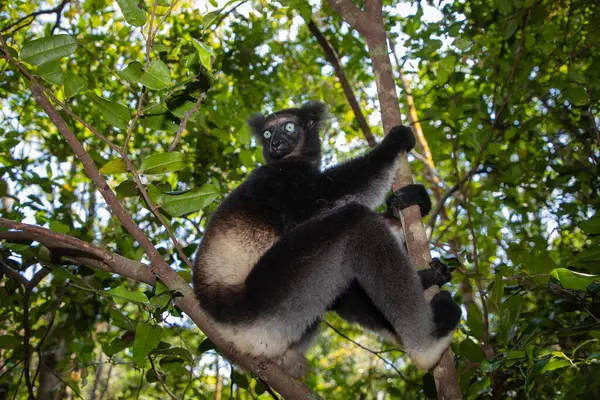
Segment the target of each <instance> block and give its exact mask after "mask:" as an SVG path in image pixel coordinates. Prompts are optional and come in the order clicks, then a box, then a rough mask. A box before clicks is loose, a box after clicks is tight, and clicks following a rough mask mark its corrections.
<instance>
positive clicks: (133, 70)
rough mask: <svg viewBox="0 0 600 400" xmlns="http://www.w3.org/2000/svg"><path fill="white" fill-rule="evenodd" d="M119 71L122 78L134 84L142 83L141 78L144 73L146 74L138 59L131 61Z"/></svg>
mask: <svg viewBox="0 0 600 400" xmlns="http://www.w3.org/2000/svg"><path fill="white" fill-rule="evenodd" d="M117 73H118V74H119V76H120V77H121V78H123V79H125V80H126V81H127V82H129V83H131V84H132V85H135V84H137V83H140V78H141V77H142V75H144V71H143V70H142V64H141V63H139V62H137V61H134V62H132V63H130V64H129V65H127V66H126V67H125V68H123V69H122V70H120V71H119V72H117Z"/></svg>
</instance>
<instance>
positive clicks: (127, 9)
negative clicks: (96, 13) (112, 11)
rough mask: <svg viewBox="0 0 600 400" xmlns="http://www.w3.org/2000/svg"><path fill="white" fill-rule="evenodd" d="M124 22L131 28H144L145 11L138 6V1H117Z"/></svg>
mask: <svg viewBox="0 0 600 400" xmlns="http://www.w3.org/2000/svg"><path fill="white" fill-rule="evenodd" d="M117 3H118V4H119V8H121V12H122V13H123V15H124V16H125V21H127V22H128V23H129V24H130V25H133V26H144V24H145V23H146V11H144V10H142V9H141V8H140V6H139V4H140V1H139V0H117Z"/></svg>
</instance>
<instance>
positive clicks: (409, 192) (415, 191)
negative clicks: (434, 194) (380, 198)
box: [386, 184, 431, 217]
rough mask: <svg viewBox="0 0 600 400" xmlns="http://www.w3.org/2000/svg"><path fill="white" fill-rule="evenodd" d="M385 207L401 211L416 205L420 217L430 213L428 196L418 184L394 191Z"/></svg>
mask: <svg viewBox="0 0 600 400" xmlns="http://www.w3.org/2000/svg"><path fill="white" fill-rule="evenodd" d="M386 205H387V207H388V209H390V210H393V209H398V210H403V209H405V208H408V207H410V206H414V205H418V206H419V209H420V211H421V216H422V217H424V216H426V215H427V214H429V212H430V211H431V199H430V198H429V194H428V193H427V190H426V189H425V186H423V185H420V184H411V185H407V186H404V187H403V188H400V189H398V190H396V191H395V192H394V193H392V194H391V195H390V196H389V197H388V198H387V200H386Z"/></svg>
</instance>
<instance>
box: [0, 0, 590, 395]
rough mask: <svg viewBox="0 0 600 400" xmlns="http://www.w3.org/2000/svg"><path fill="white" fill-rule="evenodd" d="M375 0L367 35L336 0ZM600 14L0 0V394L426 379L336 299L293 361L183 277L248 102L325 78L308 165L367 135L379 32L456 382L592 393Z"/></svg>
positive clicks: (356, 150)
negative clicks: (446, 321) (424, 193)
mask: <svg viewBox="0 0 600 400" xmlns="http://www.w3.org/2000/svg"><path fill="white" fill-rule="evenodd" d="M380 3H382V4H381V5H382V15H381V18H380V20H382V21H383V23H384V27H385V31H386V34H387V37H385V38H384V41H385V40H387V44H385V46H384V50H383V52H379V53H378V52H374V51H373V46H372V44H373V43H374V42H373V41H372V40H373V39H369V32H370V30H371V29H374V28H372V27H370V26H369V24H368V23H365V21H364V20H362V21H361V19H360V18H359V19H358V20H357V19H352V15H351V13H346V14H344V15H342V14H343V13H340V10H339V8H338V6H337V5H338V4H345V5H346V6H348V7H346V8H347V10H348V9H351V10H358V11H359V12H361V13H364V14H357V15H363V16H364V15H368V13H369V12H370V13H371V15H375V14H376V13H377V12H378V9H376V8H373V7H374V6H373V5H374V4H375V5H379V4H380ZM361 10H362V11H361ZM373 13H375V14H373ZM599 20H600V3H598V2H596V1H588V0H562V1H560V0H559V1H556V0H461V1H459V0H455V1H447V0H420V1H395V0H385V1H383V2H381V1H378V0H368V1H354V0H352V1H351V0H342V1H334V0H330V1H320V0H310V1H308V0H279V1H274V0H233V1H225V0H219V1H217V0H209V1H204V0H196V1H189V0H181V1H179V0H141V1H138V0H116V1H109V0H45V1H37V0H6V1H4V2H2V4H0V106H1V113H0V197H1V201H0V400H2V399H9V398H10V399H63V398H83V399H86V400H88V399H165V398H171V399H184V398H197V399H205V398H206V399H209V398H214V399H221V398H227V397H233V398H238V399H256V398H261V399H267V398H279V396H280V395H283V396H285V397H288V398H293V397H294V395H293V394H300V393H304V394H306V393H308V394H310V395H311V396H313V395H314V396H317V395H318V396H321V397H322V398H325V399H400V398H406V399H415V398H435V397H436V383H437V385H438V387H437V393H439V392H440V386H439V385H440V382H441V381H440V380H439V377H438V376H435V379H434V375H435V373H431V372H425V371H420V370H417V369H416V368H415V367H414V366H413V365H412V364H411V363H410V361H409V360H408V357H407V356H406V355H405V354H404V353H403V351H402V349H401V348H399V347H398V346H395V345H391V344H389V343H387V342H385V341H384V340H383V339H382V338H381V337H379V336H377V335H375V334H372V333H368V332H366V331H364V330H363V329H362V328H360V327H358V326H356V325H350V324H348V323H346V322H345V321H343V320H342V319H340V318H339V317H337V316H336V315H334V314H328V315H327V316H326V318H325V322H324V323H322V324H321V326H320V329H319V334H318V338H317V340H316V342H315V344H314V345H313V347H312V348H311V349H310V351H309V353H308V358H309V363H310V374H309V375H308V377H307V378H306V379H304V380H303V382H302V383H301V382H298V381H294V380H291V379H289V378H286V377H285V376H282V375H281V373H280V371H278V370H277V369H272V368H271V367H269V366H266V367H264V368H263V366H261V364H260V363H259V362H255V361H252V360H250V359H248V358H245V357H244V356H242V355H239V354H235V352H233V353H232V350H231V349H229V350H228V349H227V346H223V345H220V344H221V342H219V341H218V338H217V337H216V336H213V332H212V331H211V330H210V327H209V326H207V325H206V322H205V318H204V317H203V314H202V313H201V311H200V309H199V306H198V303H197V301H196V300H195V298H194V295H193V292H192V289H191V287H190V283H191V278H192V275H191V273H192V271H191V265H192V262H193V257H194V252H195V250H196V249H197V247H198V244H199V243H200V241H201V240H202V236H203V232H204V229H205V226H206V222H207V220H208V219H209V218H210V216H211V214H212V213H213V212H214V211H215V209H216V207H217V206H218V205H219V203H220V202H221V201H222V200H223V198H225V197H226V196H227V195H228V193H230V192H231V191H232V190H233V189H235V188H236V187H237V186H238V185H239V184H240V183H241V182H243V181H244V179H245V178H246V177H247V176H248V175H249V174H250V173H251V172H252V170H253V169H255V168H256V167H257V166H259V165H262V164H264V159H263V156H262V149H261V147H260V145H259V143H257V141H256V139H255V138H253V137H252V135H251V133H250V129H249V128H248V125H247V122H246V121H247V119H248V117H249V116H250V115H252V114H253V113H256V112H265V113H268V112H272V111H276V110H279V109H283V108H287V107H292V106H298V105H300V104H302V103H304V102H306V101H308V100H318V101H323V102H325V103H326V104H327V105H328V118H327V121H326V123H325V128H324V132H323V134H322V140H323V142H322V150H323V165H325V166H328V165H332V164H335V163H337V162H341V161H344V160H348V159H350V158H352V157H355V156H358V155H361V154H364V153H365V152H367V151H369V148H370V147H372V146H373V145H375V143H377V142H379V141H381V140H382V138H383V137H384V133H385V130H384V128H383V123H386V115H388V114H386V113H388V112H389V107H388V105H389V101H390V98H389V97H388V98H387V99H386V98H382V93H381V87H379V86H378V84H379V82H376V80H377V79H379V77H380V73H381V69H380V68H381V65H382V64H381V61H380V60H381V59H383V58H385V59H386V60H387V61H386V62H388V61H389V62H391V66H392V73H393V77H394V80H395V82H394V83H395V87H396V90H395V93H396V94H397V96H398V100H397V101H396V102H397V104H395V103H394V104H393V106H394V107H396V106H397V107H398V108H399V109H400V113H401V118H402V123H403V124H405V125H410V126H411V127H412V129H413V131H414V133H415V136H416V139H417V147H416V148H415V149H414V150H413V151H412V152H411V153H410V154H409V156H408V160H409V161H410V168H411V170H412V175H413V177H414V180H415V181H416V182H418V183H421V184H423V185H425V186H426V188H427V190H428V192H429V194H430V195H431V198H432V200H433V203H434V204H433V210H432V212H431V214H430V215H429V216H428V217H427V218H426V219H425V220H424V223H425V233H426V234H427V239H428V240H429V248H430V250H431V253H432V255H433V256H436V257H439V258H440V259H441V260H442V261H444V262H445V263H447V264H448V265H449V266H450V269H451V271H452V274H453V279H452V281H451V282H450V283H449V284H447V285H445V287H444V288H445V290H448V291H449V292H450V293H451V294H452V296H453V298H454V300H455V301H456V302H458V303H459V304H461V306H462V310H463V315H462V320H461V323H460V326H459V328H458V329H457V331H456V332H455V334H454V342H453V344H452V346H451V350H452V355H453V364H454V366H455V369H456V376H455V377H454V378H452V379H453V381H454V385H457V388H458V389H459V391H460V393H461V394H462V397H463V398H464V399H476V398H477V399H479V398H494V399H504V398H516V399H528V398H549V399H571V398H582V399H585V398H600V380H599V379H598V377H599V376H600V214H599V210H600V165H599V162H600V57H599V56H598V48H600V26H599V24H598V21H599ZM365 34H366V36H365ZM386 50H387V52H386ZM374 56H375V57H374ZM388 58H389V60H388ZM384 65H385V64H384ZM392 92H394V90H393V89H392ZM388 94H389V93H388ZM396 112H397V110H396ZM391 189H392V188H390V190H391ZM209 337H210V338H209ZM215 342H217V343H215ZM240 366H242V367H243V368H240ZM261 368H263V369H261ZM248 371H250V372H248ZM287 379H289V380H287ZM278 393H279V394H278ZM290 393H291V394H290ZM308 394H307V396H308Z"/></svg>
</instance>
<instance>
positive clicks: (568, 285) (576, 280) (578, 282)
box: [550, 268, 600, 290]
mask: <svg viewBox="0 0 600 400" xmlns="http://www.w3.org/2000/svg"><path fill="white" fill-rule="evenodd" d="M550 276H552V277H553V278H554V279H556V280H557V281H559V282H560V285H561V286H562V287H564V288H565V289H572V290H585V289H586V288H587V287H588V286H589V285H591V284H592V283H594V282H596V281H600V277H599V276H597V275H589V274H582V273H581V272H575V271H571V270H570V269H566V268H555V269H553V270H552V272H550Z"/></svg>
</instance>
